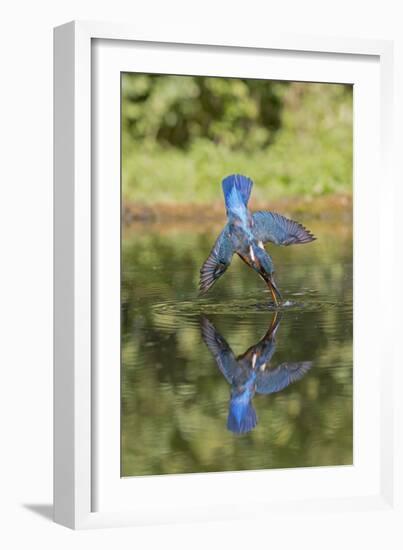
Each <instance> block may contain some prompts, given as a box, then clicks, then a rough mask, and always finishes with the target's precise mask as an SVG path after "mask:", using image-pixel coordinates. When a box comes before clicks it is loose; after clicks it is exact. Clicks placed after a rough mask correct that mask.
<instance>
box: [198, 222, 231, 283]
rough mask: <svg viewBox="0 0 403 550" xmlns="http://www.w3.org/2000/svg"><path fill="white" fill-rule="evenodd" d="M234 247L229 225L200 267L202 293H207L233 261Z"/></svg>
mask: <svg viewBox="0 0 403 550" xmlns="http://www.w3.org/2000/svg"><path fill="white" fill-rule="evenodd" d="M233 254H234V249H233V246H232V243H231V239H230V237H229V231H228V225H226V226H225V227H224V229H223V230H222V231H221V233H220V235H219V236H218V239H217V240H216V242H215V244H214V246H213V248H212V250H211V252H210V254H209V257H208V258H207V260H206V261H205V262H204V264H203V265H202V267H201V269H200V283H199V288H200V293H201V294H205V293H206V292H207V291H208V290H210V288H211V287H212V286H213V284H214V283H215V282H216V281H217V279H219V278H220V277H221V275H222V274H223V273H224V272H225V271H226V269H227V268H228V266H229V265H230V263H231V260H232V256H233Z"/></svg>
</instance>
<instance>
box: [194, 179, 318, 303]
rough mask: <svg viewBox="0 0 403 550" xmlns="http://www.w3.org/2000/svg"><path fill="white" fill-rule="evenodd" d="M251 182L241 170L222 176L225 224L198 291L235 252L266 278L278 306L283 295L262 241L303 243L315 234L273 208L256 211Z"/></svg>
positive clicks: (208, 285)
mask: <svg viewBox="0 0 403 550" xmlns="http://www.w3.org/2000/svg"><path fill="white" fill-rule="evenodd" d="M252 185H253V182H252V180H251V179H250V178H248V177H246V176H242V175H240V174H233V175H231V176H228V177H226V178H224V179H223V181H222V188H223V192H224V199H225V206H226V210H227V220H228V221H227V224H226V226H225V227H224V229H223V230H222V231H221V233H220V235H219V236H218V238H217V240H216V242H215V244H214V246H213V248H212V250H211V252H210V254H209V256H208V258H207V260H206V261H205V262H204V264H203V266H202V268H201V269H200V283H199V287H200V293H201V294H205V293H206V292H207V291H208V290H209V289H210V288H211V287H212V286H213V284H214V283H215V282H216V281H217V279H219V277H221V275H223V273H224V272H225V271H226V269H227V268H228V266H229V265H230V263H231V260H232V256H233V255H234V253H237V254H238V256H239V257H240V258H241V259H242V260H243V261H244V262H245V263H246V264H247V265H248V266H249V267H251V268H252V269H254V270H255V271H256V272H257V273H258V274H259V275H260V276H261V277H262V279H263V280H264V281H265V283H266V284H267V286H268V287H269V290H270V292H271V295H272V298H273V301H274V304H275V305H276V306H278V304H279V301H281V299H282V297H281V294H280V291H279V289H278V288H277V285H276V283H275V282H274V278H273V273H274V266H273V261H272V259H271V256H270V255H269V254H268V253H267V251H266V250H265V248H264V244H265V243H267V242H271V243H274V244H277V245H282V246H288V245H290V244H305V243H309V242H311V241H314V240H315V239H316V237H315V236H314V235H313V234H312V233H311V232H310V231H309V230H308V229H306V228H305V227H304V226H303V225H301V224H300V223H298V222H295V221H293V220H290V219H288V218H286V217H284V216H281V215H280V214H276V213H275V212H262V211H260V212H255V213H253V214H252V213H251V212H250V211H249V209H248V201H249V197H250V193H251V190H252Z"/></svg>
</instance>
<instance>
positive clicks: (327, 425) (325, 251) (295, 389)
mask: <svg viewBox="0 0 403 550" xmlns="http://www.w3.org/2000/svg"><path fill="white" fill-rule="evenodd" d="M310 225H311V228H312V230H313V231H314V232H315V234H317V235H318V237H319V239H318V241H317V242H315V243H313V244H310V245H306V246H294V247H289V248H277V247H272V248H271V249H270V250H271V253H272V256H273V260H274V262H275V265H276V268H277V271H276V280H277V282H278V285H279V287H280V290H281V291H282V294H283V296H284V298H285V299H287V300H289V301H291V302H292V303H293V305H292V306H291V307H289V308H287V309H286V310H285V311H284V312H283V315H282V321H281V327H280V328H279V330H278V334H277V336H276V344H277V347H276V351H275V354H274V356H273V359H272V365H273V367H276V366H277V365H279V364H281V363H283V362H298V361H312V363H313V366H312V368H311V369H310V370H309V372H307V373H306V375H304V377H303V378H302V379H301V380H299V381H297V382H295V383H294V384H291V385H290V386H288V387H286V388H285V389H284V390H282V391H280V392H278V393H273V394H270V395H258V394H257V395H256V396H255V397H254V399H253V404H254V407H255V409H256V411H257V416H258V424H257V426H256V428H255V429H253V430H252V431H250V432H249V433H246V434H242V435H235V434H234V433H232V432H231V431H229V430H228V429H227V427H226V423H227V415H228V402H229V398H230V386H229V384H228V382H227V380H226V379H225V378H224V377H223V375H222V374H221V372H220V371H219V369H218V368H217V365H216V362H215V361H214V359H213V357H212V355H211V353H210V352H209V350H208V348H207V347H206V345H205V343H204V342H203V339H202V335H201V330H200V324H201V318H202V316H205V315H206V316H207V317H208V318H209V320H210V321H211V322H212V323H213V324H214V326H215V327H216V328H217V330H218V331H219V333H220V334H222V335H223V336H224V337H225V339H226V340H227V342H228V343H229V345H230V346H231V348H232V349H233V351H234V353H235V354H241V353H243V352H244V351H245V350H246V349H247V348H248V347H250V346H252V345H254V344H256V343H257V342H258V341H259V339H260V338H262V337H263V336H264V334H265V333H266V331H267V330H268V327H269V326H270V323H271V321H272V319H273V315H274V313H273V311H271V310H270V308H269V307H268V306H267V305H268V303H269V295H268V293H267V291H266V290H265V287H264V285H263V283H262V281H261V280H260V279H259V278H258V277H257V276H256V275H255V274H254V273H253V272H252V270H250V269H248V268H247V267H246V266H244V265H243V264H242V262H241V261H240V260H239V261H237V259H234V261H233V265H232V266H231V268H230V269H229V270H228V272H227V273H226V274H225V277H223V279H222V280H221V281H219V282H218V283H217V285H216V287H215V288H214V290H213V291H212V292H211V294H210V295H208V296H207V297H206V298H203V299H199V298H197V281H198V271H199V268H200V265H201V264H202V262H203V260H204V259H205V258H206V256H207V254H208V252H209V250H210V248H211V245H212V243H213V242H214V238H215V234H216V233H217V231H215V229H213V230H212V231H211V232H210V231H209V232H205V233H203V232H196V231H192V230H191V229H189V228H185V229H182V230H181V229H180V228H178V229H174V230H172V231H169V230H167V229H164V230H160V229H158V227H155V226H153V225H150V226H148V227H147V226H139V227H138V228H134V229H131V230H130V231H125V234H124V237H125V238H124V240H123V272H122V475H123V476H132V475H147V474H167V473H185V472H211V471H216V472H217V471H227V470H247V469H260V468H288V467H303V466H324V465H341V464H351V463H352V451H353V446H352V407H353V400H352V393H353V385H352V381H353V370H352V239H351V232H350V230H349V229H348V228H345V227H342V226H341V225H331V226H329V224H321V223H318V222H317V223H316V225H315V224H310Z"/></svg>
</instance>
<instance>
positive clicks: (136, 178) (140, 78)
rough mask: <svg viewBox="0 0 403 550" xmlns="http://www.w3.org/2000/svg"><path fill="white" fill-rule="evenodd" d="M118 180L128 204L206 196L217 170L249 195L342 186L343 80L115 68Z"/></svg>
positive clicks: (348, 98) (345, 172) (212, 196)
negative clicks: (249, 183) (249, 189)
mask: <svg viewBox="0 0 403 550" xmlns="http://www.w3.org/2000/svg"><path fill="white" fill-rule="evenodd" d="M122 168H123V171H122V184H123V194H124V199H125V200H128V201H133V202H141V203H153V202H170V203H186V202H211V201H213V200H217V198H218V197H219V195H218V193H217V186H218V184H219V183H220V181H221V180H222V178H223V177H224V176H225V175H228V174H229V173H234V172H241V173H245V174H247V175H249V176H250V177H252V178H253V179H254V180H255V182H256V184H257V185H256V188H255V190H254V197H255V198H256V199H258V200H262V201H264V200H266V201H268V200H270V198H272V197H278V196H280V195H294V194H295V195H305V196H315V195H322V194H326V193H333V192H351V183H352V87H351V86H344V85H338V84H316V83H286V82H269V81H263V80H244V79H228V78H212V77H191V76H186V77H184V76H165V75H163V76H161V75H143V74H128V73H127V74H124V75H123V76H122Z"/></svg>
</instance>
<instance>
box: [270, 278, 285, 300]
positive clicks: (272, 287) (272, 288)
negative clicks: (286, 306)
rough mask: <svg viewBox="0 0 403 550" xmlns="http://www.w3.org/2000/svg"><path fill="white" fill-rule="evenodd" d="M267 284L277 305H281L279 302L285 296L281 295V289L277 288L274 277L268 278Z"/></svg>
mask: <svg viewBox="0 0 403 550" xmlns="http://www.w3.org/2000/svg"><path fill="white" fill-rule="evenodd" d="M267 286H268V287H269V290H270V292H271V295H272V298H273V302H274V304H275V306H276V307H277V306H278V305H279V302H281V300H282V299H283V297H282V296H281V293H280V291H279V289H278V288H277V286H276V284H275V282H274V281H273V278H272V277H270V278H268V279H267Z"/></svg>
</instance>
